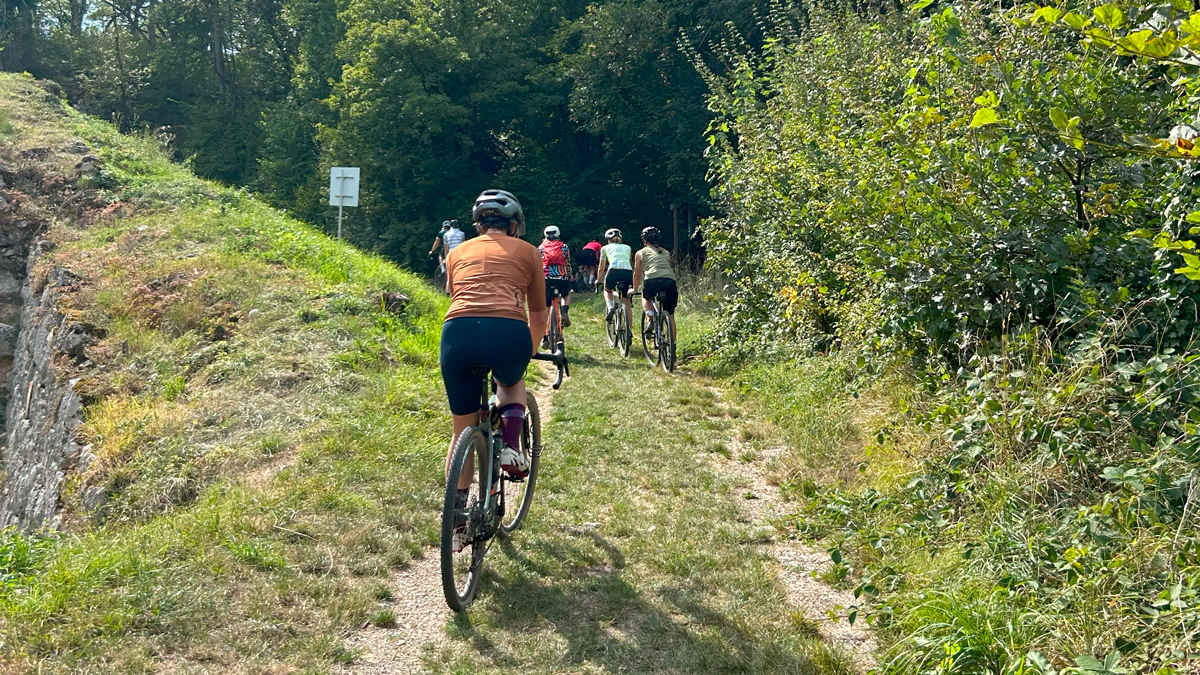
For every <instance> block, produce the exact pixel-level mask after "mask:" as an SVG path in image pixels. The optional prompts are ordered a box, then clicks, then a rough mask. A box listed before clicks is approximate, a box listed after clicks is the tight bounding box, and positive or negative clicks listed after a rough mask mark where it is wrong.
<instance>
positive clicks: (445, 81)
mask: <svg viewBox="0 0 1200 675" xmlns="http://www.w3.org/2000/svg"><path fill="white" fill-rule="evenodd" d="M765 6H766V3H765V2H764V1H763V0H712V1H710V2H697V3H684V2H671V1H665V0H621V1H618V2H611V3H606V4H596V5H592V4H588V3H585V2H575V1H571V0H568V1H567V2H550V1H549V0H489V1H487V2H483V1H480V0H452V1H450V2H440V3H431V2H426V1H424V0H388V1H386V2H363V1H361V0H6V4H5V5H4V12H5V15H4V16H5V20H4V21H3V22H2V23H0V44H2V45H3V50H2V51H0V66H2V67H3V68H4V69H7V70H18V71H21V70H27V71H29V72H31V73H32V74H34V75H35V76H38V77H43V78H49V79H53V80H55V81H56V82H58V83H59V84H61V85H62V86H63V87H64V89H65V91H66V92H67V94H68V97H69V98H70V100H71V101H72V103H74V104H75V105H76V106H78V107H79V108H81V109H83V110H85V111H87V112H91V113H95V114H99V115H101V116H103V117H106V118H111V119H114V120H116V121H117V122H118V123H119V124H120V125H121V126H122V127H123V128H125V129H146V130H148V131H149V132H153V133H158V134H160V135H162V136H163V138H164V140H169V141H170V142H171V143H172V144H173V146H172V147H173V148H174V149H175V152H176V153H177V154H178V156H179V157H180V158H181V159H185V160H187V161H188V162H189V163H190V164H191V166H192V168H193V169H194V170H195V171H196V172H197V173H199V174H200V175H202V176H206V177H209V178H214V179H218V180H221V181H224V182H226V183H229V184H234V185H243V186H248V187H250V188H253V189H255V190H257V191H259V192H260V193H262V194H264V195H265V196H266V197H267V198H268V200H269V201H271V202H272V203H273V204H275V205H277V206H280V207H282V208H286V209H288V210H289V211H291V212H293V213H296V214H297V215H300V216H301V217H304V218H306V219H308V220H310V221H313V222H316V223H318V224H324V223H326V222H327V221H328V219H329V215H330V212H331V211H330V208H329V207H327V206H326V199H325V192H324V189H325V185H326V184H327V179H326V173H327V170H328V167H330V166H334V165H355V166H361V167H362V169H363V200H362V207H361V209H359V210H358V211H355V212H352V213H348V216H349V218H348V232H349V235H348V236H349V237H350V239H351V240H352V241H354V242H356V243H358V244H360V245H362V246H366V247H369V248H372V249H376V250H379V251H381V252H383V253H385V254H387V255H389V256H391V257H393V258H395V259H397V260H400V261H402V262H406V263H408V264H413V265H417V266H420V265H421V264H423V263H424V258H423V251H424V249H425V248H426V247H427V246H428V245H429V241H430V240H431V239H432V236H433V234H434V233H435V232H436V231H437V224H438V223H440V221H442V220H444V219H446V218H452V217H459V218H463V217H465V216H467V215H468V214H467V211H466V209H467V208H469V205H470V203H471V201H472V199H473V197H474V196H475V195H476V194H477V193H478V192H479V191H480V190H482V189H484V188H487V187H493V186H500V187H505V188H508V189H510V190H513V191H514V192H516V193H517V194H518V195H519V196H520V197H521V199H522V200H523V202H524V204H525V205H526V207H527V210H528V212H529V219H530V224H531V229H533V230H537V229H540V228H541V227H543V226H545V225H550V224H554V225H558V226H560V227H561V228H563V230H564V233H565V235H566V236H567V238H568V239H580V240H582V239H584V238H588V239H590V238H594V237H596V236H597V235H598V233H599V232H602V231H603V229H604V228H606V227H611V226H616V227H623V228H630V229H637V228H640V227H643V226H645V225H649V224H655V225H658V226H660V227H661V226H663V225H669V224H670V222H671V217H672V207H673V206H676V207H677V211H676V213H677V214H678V217H679V219H680V220H681V221H683V222H682V223H681V228H682V229H683V230H684V232H685V234H686V233H687V232H688V231H690V229H691V227H693V226H694V223H695V222H696V221H697V219H698V218H699V217H700V216H701V215H706V214H707V213H708V212H709V210H708V206H709V195H708V192H709V190H708V186H707V183H706V180H705V172H706V170H707V165H706V161H705V159H704V157H703V154H702V152H703V143H704V140H703V132H704V129H705V128H706V127H707V125H708V122H709V119H710V116H711V114H710V113H709V111H708V110H707V105H706V102H705V98H704V94H705V92H706V87H705V84H704V82H703V80H702V79H701V77H700V76H699V75H698V73H697V72H696V70H695V68H694V67H693V64H692V63H691V61H690V60H689V58H688V57H687V56H686V55H685V54H684V53H683V52H681V51H680V49H678V47H677V43H679V41H680V40H684V41H686V42H687V43H688V44H690V45H691V46H692V47H693V48H695V49H698V50H700V51H702V52H705V53H707V48H706V45H707V44H708V42H709V40H710V38H711V36H712V35H714V34H716V33H718V32H720V31H721V30H723V28H722V26H723V24H725V23H726V22H728V21H734V22H735V23H737V24H738V25H741V26H743V27H744V28H753V27H754V26H755V17H756V16H757V15H758V14H759V13H761V12H762V11H763V10H764V9H765Z"/></svg>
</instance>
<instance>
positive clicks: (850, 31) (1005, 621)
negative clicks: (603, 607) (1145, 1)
mask: <svg viewBox="0 0 1200 675" xmlns="http://www.w3.org/2000/svg"><path fill="white" fill-rule="evenodd" d="M1191 12H1192V6H1191V4H1190V3H1187V4H1186V6H1185V5H1183V4H1176V5H1172V4H1166V5H1155V6H1148V7H1144V8H1138V7H1130V6H1124V7H1123V8H1118V7H1116V6H1113V5H1102V6H1100V7H1096V8H1094V9H1093V8H1091V7H1090V6H1089V7H1087V8H1083V7H1074V6H1070V5H1066V4H1064V5H1060V6H1054V7H1038V6H1034V5H1022V6H1017V7H1013V8H1003V9H1002V8H999V6H997V5H994V4H983V3H970V2H964V3H942V2H931V1H930V0H919V1H918V2H916V3H915V4H913V5H911V6H910V7H909V8H908V9H906V10H904V11H900V12H894V11H893V12H885V13H880V14H877V15H866V14H865V13H863V12H862V10H861V8H860V9H859V10H858V11H848V10H833V9H828V8H818V7H814V6H810V5H800V6H798V7H794V8H788V9H784V8H778V9H777V10H776V11H775V13H774V14H773V15H772V17H771V20H770V22H769V23H770V25H771V27H772V28H771V30H770V37H769V39H768V40H767V41H766V44H765V46H764V47H763V48H762V49H760V50H755V49H751V48H750V47H749V46H748V45H746V44H745V43H743V42H741V41H740V40H739V39H738V37H737V36H736V34H734V33H732V32H731V33H730V36H729V37H728V38H726V40H725V41H724V43H723V44H722V49H721V50H719V51H720V53H721V55H722V57H723V58H724V63H725V64H726V66H727V68H726V70H725V71H724V72H717V71H715V70H712V69H709V68H707V67H705V65H704V64H703V63H701V62H700V61H699V60H697V66H698V68H699V69H700V71H701V72H702V74H703V75H704V76H705V78H706V80H707V81H708V84H709V86H710V88H711V96H710V105H711V107H712V109H713V110H714V112H715V113H716V118H715V120H714V122H713V124H712V126H711V127H710V135H709V139H708V140H709V159H710V167H711V173H712V177H713V178H714V179H715V181H716V183H717V190H716V191H717V194H718V195H719V197H720V198H721V200H722V203H723V206H724V215H723V216H722V217H721V218H717V219H713V220H711V221H708V222H707V223H706V225H705V235H706V238H707V241H708V244H709V260H710V265H713V266H715V267H717V268H718V269H719V270H720V271H721V273H722V274H723V276H724V278H725V279H726V280H727V281H728V298H729V299H728V302H727V304H726V306H725V307H724V311H725V313H726V315H727V318H728V320H727V321H725V322H723V323H722V324H721V329H720V332H719V333H717V334H716V336H715V342H716V345H717V347H718V349H719V351H724V352H729V353H733V358H737V356H738V354H736V352H739V351H741V352H742V353H743V356H744V355H749V354H750V353H751V351H753V352H754V353H757V354H762V353H763V352H764V350H765V351H771V350H774V351H776V352H780V353H788V354H790V355H795V354H797V353H800V354H803V353H813V352H816V351H827V350H831V349H851V350H857V351H860V352H861V353H863V355H864V356H870V357H872V358H870V359H869V360H867V361H866V362H867V363H870V364H872V365H871V366H870V367H867V368H863V369H862V373H861V374H860V378H867V379H869V375H867V373H868V372H874V373H880V374H882V373H890V374H894V373H895V372H897V370H902V371H903V372H906V373H910V375H909V376H908V377H907V379H906V380H905V381H904V383H903V385H904V386H905V387H907V388H908V389H909V390H910V391H909V393H908V394H907V396H906V397H905V403H904V405H903V406H901V408H900V409H899V410H897V411H895V412H894V414H893V416H892V419H890V420H889V422H888V423H886V424H884V425H883V426H882V428H880V429H878V430H877V431H878V433H877V434H876V435H875V438H874V440H873V442H871V443H869V444H868V447H867V448H866V450H865V453H864V454H865V458H864V460H863V476H864V477H863V478H862V479H861V480H859V481H858V482H854V481H844V482H842V483H840V484H836V485H816V484H814V483H813V482H812V481H809V480H805V478H804V477H803V476H796V477H793V479H792V480H791V481H789V482H788V483H786V484H785V489H786V491H787V492H788V493H789V494H791V495H793V496H795V497H796V498H797V499H798V500H799V502H800V503H801V507H800V517H799V518H798V519H797V527H798V529H800V530H801V531H804V532H806V533H807V534H808V535H809V536H811V537H814V538H822V539H825V540H826V541H827V542H829V543H830V545H831V549H830V550H831V554H832V555H833V557H834V561H835V563H837V565H836V568H835V576H837V577H838V578H841V579H844V580H845V581H846V582H847V583H851V584H853V585H857V588H856V594H857V596H858V597H859V605H858V606H856V607H854V608H851V610H850V613H851V615H852V616H854V617H855V618H859V619H861V618H862V617H865V618H867V619H868V620H870V621H872V622H873V624H874V625H876V626H877V627H878V628H879V629H880V631H881V634H882V635H883V636H884V637H885V638H886V639H887V640H888V641H889V643H890V644H891V645H892V647H891V651H890V652H889V653H888V658H887V660H886V663H885V665H884V670H885V671H888V672H931V673H932V672H936V673H951V672H956V673H957V672H963V673H966V672H971V673H976V672H991V673H1002V672H1003V673H1019V672H1043V673H1051V672H1055V673H1057V672H1079V673H1121V672H1160V673H1170V672H1190V671H1191V669H1193V668H1195V667H1196V666H1195V664H1194V661H1192V659H1193V653H1194V651H1195V648H1194V645H1195V642H1196V640H1197V639H1198V638H1200V597H1198V593H1200V528H1198V527H1197V525H1196V522H1197V521H1196V513H1195V511H1196V504H1195V503H1194V502H1195V499H1196V497H1197V496H1198V495H1200V478H1198V476H1197V467H1200V436H1198V434H1197V427H1196V425H1197V422H1198V421H1200V406H1198V405H1197V404H1198V402H1200V394H1198V392H1197V388H1198V386H1200V362H1198V361H1197V358H1198V357H1200V352H1198V351H1197V347H1198V346H1200V345H1198V338H1200V334H1198V332H1197V331H1198V329H1200V305H1198V304H1197V298H1198V297H1200V272H1198V271H1197V270H1200V258H1197V256H1196V253H1195V251H1196V247H1195V241H1196V239H1197V238H1198V237H1197V234H1198V233H1200V230H1197V229H1196V228H1195V225H1196V224H1197V223H1200V213H1197V211H1200V205H1198V204H1197V186H1198V185H1200V183H1198V177H1200V165H1197V164H1196V161H1195V160H1196V158H1197V157H1200V149H1198V148H1197V141H1198V140H1200V139H1197V138H1196V136H1197V131H1196V129H1195V128H1193V127H1192V126H1191V125H1190V124H1188V122H1190V121H1191V120H1192V119H1193V115H1194V113H1195V110H1196V108H1197V106H1198V105H1200V83H1198V82H1197V79H1196V75H1197V74H1198V73H1200V57H1198V55H1197V53H1196V52H1193V51H1192V49H1193V47H1195V48H1197V49H1200V13H1198V14H1196V15H1195V18H1192V17H1193V15H1192V13H1191ZM1193 27H1194V29H1195V32H1192V30H1193ZM878 377H882V375H880V376H878ZM885 384H889V383H885ZM890 384H893V385H894V384H895V380H894V379H893V380H891V381H890ZM855 387H856V390H858V389H861V383H859V384H856V385H855ZM900 430H905V431H907V432H908V433H905V434H901V433H899V432H900ZM914 430H915V431H916V432H917V433H913V432H914ZM922 434H923V435H922ZM902 437H903V439H905V440H901V438H902ZM914 437H921V438H925V439H928V443H924V442H922V443H919V444H916V443H914V442H913V441H912V440H911V439H912V438H914ZM906 444H907V445H906ZM875 452H878V453H880V454H881V455H883V454H887V453H889V452H890V453H891V454H893V455H895V454H897V453H899V454H900V455H901V456H903V457H905V458H906V459H905V460H904V463H903V469H902V471H901V474H902V475H899V476H897V475H891V476H887V477H884V478H879V477H875V478H871V477H870V476H872V475H874V474H872V472H871V471H870V470H869V465H870V463H871V462H872V458H873V453H875Z"/></svg>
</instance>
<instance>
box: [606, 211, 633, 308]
mask: <svg viewBox="0 0 1200 675" xmlns="http://www.w3.org/2000/svg"><path fill="white" fill-rule="evenodd" d="M604 238H605V239H607V240H608V244H607V245H606V246H604V247H602V248H601V249H600V270H599V275H600V278H602V279H604V304H605V306H606V307H607V308H608V314H607V316H606V318H611V317H612V314H613V312H614V311H615V310H616V306H617V303H616V300H615V299H614V298H613V291H614V290H616V288H617V284H624V285H625V286H627V287H628V288H630V289H632V288H633V263H632V262H631V258H632V256H633V249H631V248H629V246H628V245H627V244H625V243H623V242H622V240H621V231H620V230H618V229H617V228H615V227H613V228H609V230H608V231H607V232H605V233H604ZM620 300H621V302H622V303H624V305H625V318H626V319H627V320H628V323H627V324H626V325H629V326H632V325H633V312H632V311H631V309H630V306H629V296H625V297H622V298H620Z"/></svg>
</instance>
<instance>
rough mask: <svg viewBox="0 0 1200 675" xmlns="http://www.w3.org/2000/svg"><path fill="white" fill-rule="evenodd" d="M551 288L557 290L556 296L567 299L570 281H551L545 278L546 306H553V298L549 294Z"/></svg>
mask: <svg viewBox="0 0 1200 675" xmlns="http://www.w3.org/2000/svg"><path fill="white" fill-rule="evenodd" d="M551 288H557V289H558V294H559V295H560V296H562V297H564V298H565V297H567V293H570V292H571V280H570V279H551V278H549V277H547V278H546V306H547V307H549V306H550V305H552V304H554V296H553V295H552V294H551V293H550V289H551Z"/></svg>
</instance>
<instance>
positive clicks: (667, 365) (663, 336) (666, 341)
mask: <svg viewBox="0 0 1200 675" xmlns="http://www.w3.org/2000/svg"><path fill="white" fill-rule="evenodd" d="M654 324H655V333H656V334H657V335H658V361H659V363H661V364H662V367H663V370H665V371H667V372H668V373H670V372H674V370H675V336H673V335H671V320H670V318H669V317H668V316H667V313H666V312H664V311H663V310H662V308H661V307H659V309H658V312H657V316H656V317H655V321H654Z"/></svg>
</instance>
